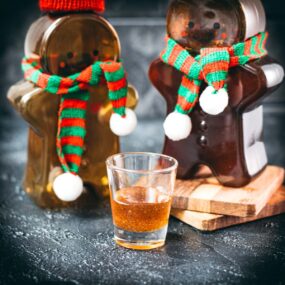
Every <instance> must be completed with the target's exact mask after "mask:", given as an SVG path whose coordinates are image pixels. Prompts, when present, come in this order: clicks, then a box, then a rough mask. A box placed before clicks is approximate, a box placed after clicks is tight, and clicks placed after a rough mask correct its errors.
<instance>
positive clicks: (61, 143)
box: [22, 58, 128, 174]
mask: <svg viewBox="0 0 285 285" xmlns="http://www.w3.org/2000/svg"><path fill="white" fill-rule="evenodd" d="M22 70H23V72H24V77H25V79H26V80H28V81H30V82H32V83H34V84H35V85H37V86H38V87H40V88H42V89H44V90H45V91H47V92H49V93H52V94H57V95H60V97H61V99H60V107H59V113H58V130H57V139H56V146H57V154H58V157H59V160H60V163H61V165H62V168H63V170H64V172H71V173H73V174H77V173H78V171H79V167H80V164H81V157H82V153H83V145H84V138H85V136H86V122H85V121H86V110H87V101H88V100H89V98H90V94H89V91H88V87H90V86H96V85H98V84H99V82H100V80H101V79H102V76H103V75H104V77H105V79H106V81H107V87H108V90H109V95H108V96H109V99H110V101H111V102H112V105H113V111H114V112H115V113H117V114H119V115H120V116H125V108H126V101H127V86H128V83H127V80H126V75H125V72H124V69H123V66H122V64H121V63H120V62H113V61H108V62H95V63H94V64H92V65H91V66H89V67H87V68H86V69H85V70H83V71H82V72H79V73H76V74H74V75H70V76H68V77H60V76H58V75H50V74H46V73H43V70H42V68H41V66H40V65H39V63H38V61H37V60H33V59H29V58H24V59H23V61H22Z"/></svg>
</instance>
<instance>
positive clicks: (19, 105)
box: [7, 80, 43, 133]
mask: <svg viewBox="0 0 285 285" xmlns="http://www.w3.org/2000/svg"><path fill="white" fill-rule="evenodd" d="M41 93H43V90H42V89H41V88H39V87H36V86H35V85H34V84H33V83H31V82H29V81H25V80H22V81H20V82H18V83H17V84H15V85H13V86H12V87H11V88H10V89H9V91H8V95H7V97H8V100H9V101H10V103H11V104H12V105H13V106H14V108H15V109H16V110H17V112H18V113H19V114H20V115H21V116H22V117H23V118H24V119H25V121H26V122H27V123H29V124H30V125H31V126H32V127H33V129H34V130H35V131H37V132H38V133H40V132H41V131H42V130H41V129H42V127H41V118H40V117H35V116H34V114H33V112H34V108H33V104H35V100H33V98H34V96H38V95H40V94H41Z"/></svg>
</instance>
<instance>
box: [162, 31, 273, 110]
mask: <svg viewBox="0 0 285 285" xmlns="http://www.w3.org/2000/svg"><path fill="white" fill-rule="evenodd" d="M267 36H268V34H267V33H266V32H264V33H260V34H258V35H256V36H254V37H252V38H250V39H248V40H247V41H245V42H241V43H237V44H235V45H233V46H231V47H224V48H203V49H201V51H200V55H198V56H196V57H193V56H191V55H190V54H189V52H188V51H187V50H186V49H184V48H183V47H182V46H180V45H179V44H178V43H177V42H176V41H175V40H173V39H171V38H169V37H166V43H167V45H166V48H165V49H164V50H163V51H162V53H161V55H160V58H161V60H162V61H163V62H164V63H166V64H168V65H171V66H173V67H174V68H175V69H177V70H179V71H181V72H182V73H183V74H184V76H183V78H182V82H181V85H180V88H179V90H178V99H177V104H176V107H175V111H176V112H178V113H180V114H189V113H190V112H191V111H192V110H193V108H194V107H195V105H196V103H197V101H198V97H199V93H200V87H201V84H202V82H203V81H205V82H206V83H207V84H208V85H209V86H211V87H213V88H214V89H215V92H217V91H219V90H220V89H222V88H225V89H226V88H227V86H226V84H225V82H226V79H227V77H228V70H229V68H230V67H234V66H238V65H244V64H246V63H247V62H249V61H251V60H254V59H257V58H260V57H262V56H264V55H266V54H267V51H266V49H265V44H266V40H267Z"/></svg>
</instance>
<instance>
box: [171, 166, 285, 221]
mask: <svg viewBox="0 0 285 285" xmlns="http://www.w3.org/2000/svg"><path fill="white" fill-rule="evenodd" d="M283 181H284V169H283V168H280V167H276V166H268V167H267V168H266V169H265V170H264V171H263V173H262V174H261V175H259V176H258V177H257V178H256V179H255V180H254V181H252V182H251V183H250V184H248V185H247V186H245V187H243V188H230V187H224V186H222V185H220V184H219V182H218V181H217V180H216V179H215V178H214V177H209V178H198V179H194V180H187V181H183V180H177V181H176V185H175V190H174V195H173V203H172V207H173V208H174V209H180V210H191V211H196V212H203V213H211V214H220V215H229V216H237V217H250V216H256V215H258V214H259V213H260V211H261V210H262V209H263V207H264V206H265V205H266V203H267V202H268V200H269V199H270V198H271V197H272V195H273V193H275V192H276V191H277V190H278V189H279V187H280V186H281V185H282V184H283Z"/></svg>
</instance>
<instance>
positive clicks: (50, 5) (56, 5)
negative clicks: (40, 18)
mask: <svg viewBox="0 0 285 285" xmlns="http://www.w3.org/2000/svg"><path fill="white" fill-rule="evenodd" d="M39 5H40V9H41V10H42V11H43V12H51V11H52V12H64V11H96V12H99V13H101V12H104V10H105V1H104V0H40V2H39Z"/></svg>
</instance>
